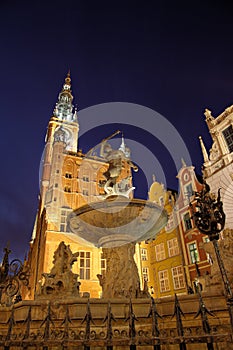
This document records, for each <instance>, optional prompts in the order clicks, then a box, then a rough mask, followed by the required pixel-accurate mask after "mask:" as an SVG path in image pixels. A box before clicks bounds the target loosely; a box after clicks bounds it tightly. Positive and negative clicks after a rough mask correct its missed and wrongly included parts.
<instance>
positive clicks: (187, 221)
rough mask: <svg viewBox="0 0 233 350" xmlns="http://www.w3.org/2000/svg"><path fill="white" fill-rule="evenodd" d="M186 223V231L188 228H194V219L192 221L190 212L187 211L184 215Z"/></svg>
mask: <svg viewBox="0 0 233 350" xmlns="http://www.w3.org/2000/svg"><path fill="white" fill-rule="evenodd" d="M184 225H185V230H186V231H188V230H190V229H191V228H192V221H191V218H190V214H189V213H186V214H185V215H184Z"/></svg>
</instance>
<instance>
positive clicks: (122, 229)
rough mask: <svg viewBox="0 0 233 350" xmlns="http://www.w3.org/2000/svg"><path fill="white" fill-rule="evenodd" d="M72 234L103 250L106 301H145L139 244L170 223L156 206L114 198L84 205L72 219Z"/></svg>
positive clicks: (75, 212) (100, 276) (70, 224)
mask: <svg viewBox="0 0 233 350" xmlns="http://www.w3.org/2000/svg"><path fill="white" fill-rule="evenodd" d="M68 223H69V226H70V229H71V231H72V232H74V233H76V234H77V235H79V236H80V237H81V238H84V239H85V240H86V241H88V242H91V243H93V244H94V245H95V246H97V247H102V250H103V255H104V258H105V259H106V263H107V264H106V265H107V269H106V274H105V275H104V276H102V275H98V278H99V281H100V285H101V286H102V291H103V293H102V296H103V298H125V297H132V298H138V297H145V293H143V292H142V291H141V289H140V279H139V274H138V269H137V265H136V263H135V260H134V253H135V244H136V243H137V242H141V241H144V240H147V239H149V238H152V237H154V236H155V235H156V233H157V232H159V231H160V230H161V229H162V228H163V227H164V226H165V225H166V223H167V213H166V211H165V210H164V209H162V208H161V207H160V206H158V205H157V204H155V203H152V202H149V201H145V200H141V199H128V198H126V197H124V196H111V197H108V198H107V199H105V200H103V201H98V202H94V203H91V204H88V205H84V206H82V207H81V208H79V209H77V210H75V211H74V212H73V213H72V214H71V215H70V216H69V218H68Z"/></svg>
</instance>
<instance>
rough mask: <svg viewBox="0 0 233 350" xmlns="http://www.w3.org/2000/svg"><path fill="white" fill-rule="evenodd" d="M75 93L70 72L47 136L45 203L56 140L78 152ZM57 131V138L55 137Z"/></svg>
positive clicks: (66, 148) (42, 188)
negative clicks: (73, 92)
mask: <svg viewBox="0 0 233 350" xmlns="http://www.w3.org/2000/svg"><path fill="white" fill-rule="evenodd" d="M72 102H73V95H72V90H71V78H70V72H69V73H68V74H67V77H66V78H65V82H64V84H63V88H62V91H61V92H60V94H59V96H58V101H57V103H56V106H55V108H54V111H53V115H52V117H51V118H50V121H49V124H48V128H47V134H46V138H45V142H46V145H45V150H44V154H43V161H42V162H43V163H42V167H41V168H42V169H41V184H40V185H41V199H42V203H43V204H44V203H45V193H46V192H47V190H48V186H49V183H50V178H51V176H53V174H52V173H51V165H52V157H53V153H56V151H57V150H55V149H54V148H55V147H54V142H56V141H57V142H59V141H62V142H63V143H64V145H65V150H67V151H71V152H77V149H78V131H79V124H78V120H77V110H76V109H75V110H74V106H73V104H72ZM55 133H56V138H55Z"/></svg>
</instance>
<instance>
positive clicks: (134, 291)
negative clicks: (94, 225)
mask: <svg viewBox="0 0 233 350" xmlns="http://www.w3.org/2000/svg"><path fill="white" fill-rule="evenodd" d="M134 253H135V244H134V243H129V244H125V245H122V246H120V247H115V248H103V257H104V258H105V259H106V265H107V270H106V273H105V275H104V276H103V275H97V277H98V278H99V281H100V285H101V286H102V291H103V298H107V299H109V298H130V297H131V298H138V297H144V298H145V297H149V296H150V294H149V292H148V290H147V288H144V291H141V290H140V280H139V274H138V269H137V266H136V263H135V261H134Z"/></svg>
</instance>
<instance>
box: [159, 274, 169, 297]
mask: <svg viewBox="0 0 233 350" xmlns="http://www.w3.org/2000/svg"><path fill="white" fill-rule="evenodd" d="M159 285H160V292H161V293H164V292H167V291H168V290H170V286H169V278H168V270H163V271H159Z"/></svg>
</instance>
